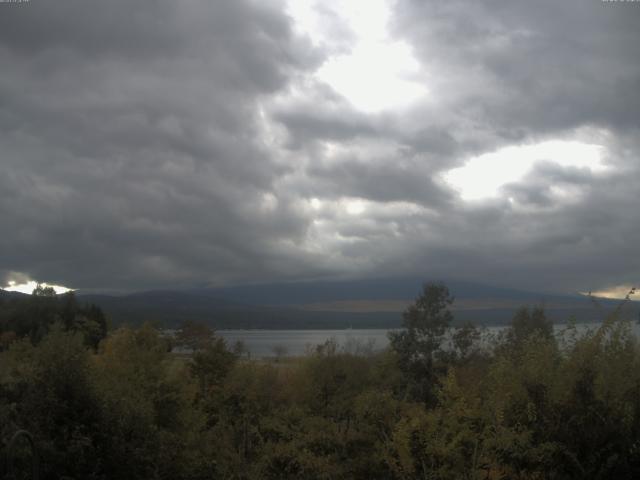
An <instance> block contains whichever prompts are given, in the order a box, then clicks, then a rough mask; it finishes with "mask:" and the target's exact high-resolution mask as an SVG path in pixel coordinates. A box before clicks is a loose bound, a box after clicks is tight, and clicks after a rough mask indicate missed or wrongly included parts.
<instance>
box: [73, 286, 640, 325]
mask: <svg viewBox="0 0 640 480" xmlns="http://www.w3.org/2000/svg"><path fill="white" fill-rule="evenodd" d="M423 283H424V281H422V280H420V279H417V278H415V277H413V278H408V277H404V278H378V279H365V280H349V281H316V282H298V283H277V284H267V285H248V286H234V287H222V288H193V289H182V290H152V291H143V292H135V293H131V294H127V295H118V296H115V295H100V294H86V295H85V294H83V293H82V292H78V296H79V298H80V299H82V300H85V301H88V302H92V303H95V304H97V305H99V306H100V307H102V308H103V310H104V311H105V312H106V313H107V314H108V315H109V316H110V317H111V318H112V319H113V321H114V323H132V324H133V323H140V322H143V321H154V322H157V323H160V324H162V325H166V326H175V325H177V324H179V323H180V322H181V321H183V320H197V321H203V322H207V323H209V324H211V325H212V326H213V327H214V328H218V329H222V328H224V329H228V328H265V329H272V328H273V329H289V328H290V329H305V328H314V329H316V328H349V327H352V328H395V327H398V326H400V324H401V312H402V311H403V310H404V308H406V306H407V305H409V304H410V303H412V302H413V300H414V299H415V298H416V297H417V296H418V294H419V293H420V290H421V286H422V284H423ZM444 283H445V284H446V285H447V286H448V287H449V289H450V291H451V293H452V294H453V296H454V297H455V298H456V302H454V305H453V308H452V310H453V313H454V317H455V320H456V321H457V322H462V321H467V320H470V321H473V322H476V323H479V324H504V323H507V322H508V321H509V320H510V319H511V318H512V316H513V313H514V311H515V310H516V309H517V308H518V307H519V306H522V305H542V306H544V307H545V310H546V311H547V314H548V316H549V317H550V318H551V319H552V320H554V321H555V322H564V321H567V320H568V319H569V317H571V316H574V317H575V318H576V319H577V320H578V321H584V322H589V321H597V320H601V319H602V317H603V316H604V313H603V312H602V311H600V310H599V309H598V308H596V307H595V306H594V305H593V303H592V301H591V300H590V299H589V298H587V297H586V296H584V295H580V294H575V295H557V294H547V293H539V292H527V291H521V290H516V289H510V288H502V287H495V286H490V285H483V284H477V283H472V282H464V281H456V280H445V282H444ZM598 303H599V304H600V305H601V307H602V308H603V309H604V310H611V309H613V308H614V307H615V306H616V305H618V303H619V301H616V300H609V299H599V300H598ZM626 310H627V313H628V314H629V315H630V316H631V317H632V318H637V317H638V310H639V309H638V304H637V303H636V302H632V303H631V304H630V305H629V306H628V307H627V309H626Z"/></svg>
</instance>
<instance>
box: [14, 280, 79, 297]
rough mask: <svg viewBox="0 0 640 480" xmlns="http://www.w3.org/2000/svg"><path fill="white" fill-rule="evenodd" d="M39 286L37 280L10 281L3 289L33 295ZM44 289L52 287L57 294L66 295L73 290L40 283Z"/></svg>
mask: <svg viewBox="0 0 640 480" xmlns="http://www.w3.org/2000/svg"><path fill="white" fill-rule="evenodd" d="M37 286H38V282H36V281H35V280H29V281H16V280H10V281H9V283H8V284H7V285H5V286H4V287H3V288H2V289H3V290H6V291H8V292H20V293H29V294H30V293H32V292H33V291H34V290H35V288H36V287H37ZM40 286H42V287H52V288H53V289H54V290H55V292H56V293H66V292H68V291H70V290H72V289H71V288H67V287H63V286H62V285H51V284H49V283H40Z"/></svg>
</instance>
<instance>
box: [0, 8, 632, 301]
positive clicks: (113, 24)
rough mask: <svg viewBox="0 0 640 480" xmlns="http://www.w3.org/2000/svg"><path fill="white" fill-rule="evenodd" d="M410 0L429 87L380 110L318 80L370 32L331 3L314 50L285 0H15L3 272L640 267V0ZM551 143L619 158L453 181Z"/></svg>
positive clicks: (61, 279)
mask: <svg viewBox="0 0 640 480" xmlns="http://www.w3.org/2000/svg"><path fill="white" fill-rule="evenodd" d="M393 6H394V9H393V15H392V21H391V23H390V31H391V32H392V35H393V36H394V37H395V38H397V39H399V40H403V41H405V42H407V43H408V44H409V45H410V46H411V47H412V49H413V52H414V54H415V56H416V59H417V60H418V62H419V63H420V65H421V69H420V73H419V74H418V75H417V78H418V80H419V81H422V82H424V83H425V85H426V86H427V87H428V89H429V92H430V96H429V99H428V100H424V101H417V102H415V103H414V104H412V105H411V106H410V107H408V108H406V109H404V110H403V111H402V112H400V111H386V112H380V113H376V114H371V113H368V114H367V113H363V112H359V111H357V110H356V109H355V108H354V107H353V106H352V105H351V104H350V103H349V102H348V100H347V99H345V98H343V97H341V96H340V94H338V93H337V92H336V91H334V90H333V89H332V88H331V87H330V86H329V85H326V84H324V83H322V82H321V81H319V80H318V79H317V78H316V77H314V75H313V73H314V71H316V70H317V69H318V68H319V67H320V65H322V63H323V62H324V61H325V59H326V58H327V57H328V56H329V55H335V54H337V53H338V54H339V53H341V52H346V51H349V48H350V45H351V44H352V43H353V41H354V38H353V35H352V32H350V31H349V30H348V28H346V27H345V26H344V25H343V24H342V23H341V22H340V20H339V15H338V14H339V13H340V12H339V11H335V10H332V9H331V8H330V5H329V6H327V5H324V4H323V6H322V8H321V10H320V13H321V16H322V18H324V19H325V20H324V21H325V28H326V29H327V31H330V32H333V33H332V35H333V37H332V38H333V43H331V44H322V45H317V44H313V43H312V42H311V40H310V38H309V37H308V36H306V35H302V34H300V33H298V32H297V31H296V29H295V28H294V25H293V20H292V18H291V17H290V16H288V15H287V14H286V9H285V5H284V4H283V3H280V2H277V1H272V2H261V1H257V0H236V1H233V2H229V1H222V0H221V1H206V0H184V1H180V2H177V1H168V0H158V1H155V2H152V5H151V4H150V3H149V2H130V1H128V2H124V1H120V0H113V1H109V2H102V1H97V0H59V1H56V2H46V1H43V0H40V1H38V0H31V2H29V3H26V4H4V5H3V4H0V65H2V73H1V74H0V219H1V220H2V234H1V235H0V283H3V282H2V281H1V280H2V279H3V278H4V279H5V281H6V280H9V279H15V280H19V279H20V278H19V277H22V278H26V277H29V278H33V279H38V280H42V281H47V282H51V283H57V284H64V285H68V286H72V287H76V288H117V289H118V288H124V289H127V288H153V287H166V286H186V285H204V284H219V283H235V282H248V281H252V282H253V281H275V280H290V279H301V278H315V277H320V276H324V277H326V276H329V277H331V276H335V277H339V276H345V275H346V276H358V275H382V274H384V275H386V274H416V273H421V274H424V275H425V276H442V277H458V278H466V279H470V280H479V281H486V282H489V283H494V284H508V285H511V286H520V287H524V288H540V289H547V290H549V289H551V290H558V291H572V290H579V289H596V288H600V287H604V286H607V285H612V284H621V283H634V282H637V281H638V279H637V272H638V271H639V270H640V260H637V258H638V256H637V255H636V254H635V253H634V248H635V245H637V244H638V240H640V214H638V205H637V200H638V197H639V195H638V193H637V192H638V184H639V183H640V158H638V153H639V152H640V143H639V141H638V138H639V137H638V133H640V132H639V129H640V124H639V123H640V114H639V113H638V112H640V100H639V99H640V95H639V94H638V92H639V91H640V64H639V63H638V62H637V54H636V53H635V52H636V50H637V45H638V44H640V29H638V28H637V25H638V21H639V20H640V4H632V3H629V4H622V3H608V2H604V3H603V2H600V1H599V0H597V1H593V0H592V1H586V2H585V1H583V0H581V1H578V0H575V1H574V0H570V1H569V0H568V1H563V2H551V1H548V2H547V1H544V2H524V1H514V2H497V1H491V0H486V1H478V2H467V1H465V2H462V1H455V0H454V1H449V2H435V1H419V0H399V1H397V2H395V3H394V4H393ZM334 21H335V23H333V22H334ZM549 139H554V140H558V139H560V140H562V139H568V140H579V141H584V142H594V143H597V144H600V145H603V146H604V147H605V151H606V158H605V159H604V161H605V162H606V163H607V165H609V168H608V169H607V170H605V171H603V172H592V171H590V170H588V169H584V168H582V169H581V168H577V167H567V166H561V165H558V164H557V163H553V162H551V161H544V160H548V159H541V160H543V161H541V162H540V163H538V164H536V166H535V167H534V168H533V169H532V170H531V171H530V172H529V173H528V174H527V175H525V176H524V177H523V178H522V179H521V180H519V181H517V182H514V183H512V184H509V185H506V186H504V187H503V189H502V191H501V194H500V195H498V196H497V197H496V198H494V199H490V200H486V201H480V202H467V201H464V200H462V198H461V197H460V196H459V194H458V193H457V192H456V191H455V190H453V189H452V188H451V187H449V186H448V185H447V184H446V183H445V182H444V181H443V180H442V174H443V173H444V172H446V171H447V170H449V169H451V168H455V167H458V166H461V165H463V164H464V162H465V161H467V160H468V159H469V158H471V157H473V156H477V155H480V154H483V153H487V152H492V151H496V150H498V149H499V148H501V147H503V146H508V145H517V144H521V143H535V142H540V141H544V140H549ZM567 192H568V193H567Z"/></svg>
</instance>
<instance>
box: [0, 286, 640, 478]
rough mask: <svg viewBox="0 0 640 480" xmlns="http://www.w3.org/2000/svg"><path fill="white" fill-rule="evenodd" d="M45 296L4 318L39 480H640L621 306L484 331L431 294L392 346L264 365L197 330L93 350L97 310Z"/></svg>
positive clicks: (441, 292)
mask: <svg viewBox="0 0 640 480" xmlns="http://www.w3.org/2000/svg"><path fill="white" fill-rule="evenodd" d="M43 293H44V295H42V294H43ZM46 293H47V292H40V294H38V295H34V298H32V299H30V301H31V302H33V310H32V311H31V312H30V314H29V316H28V317H26V318H29V319H31V320H30V321H31V323H28V325H29V327H28V328H24V329H21V330H16V327H17V325H16V324H11V325H9V324H8V323H6V320H5V319H6V318H7V316H6V313H3V316H2V317H0V318H2V319H3V320H2V323H0V326H1V327H2V329H3V333H2V335H3V336H2V339H3V341H2V344H1V345H0V426H1V428H2V430H1V438H2V442H3V445H4V446H5V448H6V443H7V442H8V440H9V438H10V437H11V436H12V434H13V433H14V432H15V431H17V430H18V429H27V430H28V431H29V432H31V434H32V435H33V437H34V438H35V440H36V444H37V447H38V451H39V454H40V457H41V470H42V474H43V476H42V478H46V479H57V478H67V479H115V478H123V479H124V478H127V479H150V478H156V479H210V478H225V479H226V478H228V479H287V478H290V479H416V478H433V479H464V478H466V479H498V478H503V479H515V478H520V479H547V478H555V479H574V478H575V479H585V478H589V479H591V478H616V479H627V478H628V479H632V478H638V475H640V449H639V448H638V445H639V444H640V350H639V344H638V340H637V338H635V337H634V336H633V334H632V333H631V328H630V324H629V323H628V322H627V321H626V320H625V319H624V318H623V315H621V312H622V311H623V310H622V309H621V308H617V309H614V310H612V311H610V312H609V316H608V318H607V319H606V320H605V321H604V322H603V323H602V324H601V325H600V326H599V327H598V328H597V329H594V330H593V331H591V332H589V333H586V334H578V333H577V331H576V329H575V328H574V327H573V326H572V325H571V324H569V325H568V326H567V327H566V330H565V331H564V332H563V333H562V336H561V337H556V336H554V334H553V330H552V325H551V322H550V321H549V320H548V319H547V317H546V316H545V312H544V310H543V309H542V308H539V307H534V308H527V307H523V308H522V309H520V310H518V312H517V313H516V314H515V315H514V317H513V319H512V322H511V325H510V327H509V328H508V329H507V330H506V331H505V332H504V333H503V334H501V335H498V336H494V337H491V338H488V337H483V336H482V334H481V332H480V331H479V330H478V329H476V327H475V326H473V325H470V324H467V325H464V326H461V327H457V328H455V329H454V330H453V331H450V329H451V328H452V327H451V321H452V314H451V311H450V307H451V305H452V298H451V296H450V293H449V291H448V289H447V288H446V287H445V286H443V285H438V284H431V285H426V286H425V287H424V289H423V291H422V294H421V295H420V296H419V297H418V298H417V299H416V301H415V303H414V304H413V305H411V306H410V307H409V308H408V309H407V310H406V311H405V312H404V314H403V317H402V322H403V327H404V328H403V329H402V330H400V331H398V332H396V333H395V334H393V335H392V336H391V338H390V341H391V346H390V348H389V349H388V350H387V351H384V352H381V353H374V352H372V351H371V350H369V349H367V348H366V346H364V345H358V344H357V343H355V344H350V345H348V346H346V347H339V346H338V345H337V344H336V343H334V342H331V341H329V342H327V343H325V344H323V345H319V346H317V347H316V348H315V349H314V350H313V351H312V352H310V354H309V355H307V356H305V357H303V358H278V359H277V360H275V361H268V362H267V361H263V360H249V359H247V358H246V356H244V355H243V352H242V350H241V348H236V349H232V348H231V347H230V346H228V345H226V344H225V343H224V341H223V340H222V339H221V338H219V337H217V336H216V335H215V334H214V332H212V331H211V330H210V329H209V328H208V327H207V326H205V325H202V324H197V323H193V322H188V323H185V324H184V325H183V326H182V328H181V330H180V332H179V334H178V336H177V338H176V339H175V340H174V341H173V342H172V341H170V340H168V339H167V338H165V337H163V336H162V335H161V334H160V333H159V332H158V331H157V330H155V329H154V328H153V327H152V326H151V325H149V324H147V325H144V326H142V327H140V328H136V329H131V328H119V329H117V330H113V331H111V332H109V334H108V335H107V336H103V337H104V338H102V339H101V340H100V341H99V342H98V343H96V338H97V337H96V336H95V332H96V330H95V328H94V325H93V323H96V324H97V325H100V324H101V323H100V320H99V318H100V317H99V315H98V316H92V314H91V312H92V311H93V310H91V307H79V306H74V307H73V308H72V309H71V311H74V312H75V313H74V315H73V316H65V314H64V312H65V311H66V310H64V309H62V310H60V308H61V307H62V306H63V305H67V304H68V303H69V302H71V300H70V299H71V298H72V297H66V298H65V297H62V298H55V297H53V299H52V297H50V296H48V295H46ZM65 302H67V303H65ZM11 305H12V300H11V299H9V300H4V301H3V304H2V309H3V312H6V309H7V308H10V307H11ZM71 305H74V304H73V303H71ZM74 308H75V310H73V309H74ZM96 319H98V320H96ZM87 325H91V328H88V327H87ZM9 326H11V328H14V330H12V332H13V333H12V334H9V333H8V330H7V328H9ZM447 334H452V335H453V348H452V349H451V348H444V345H443V339H444V337H445V335H447ZM172 343H173V344H172ZM176 345H181V346H184V347H189V348H190V349H192V350H193V354H192V355H179V354H176V353H172V347H174V346H176ZM25 455H27V456H28V454H26V453H25ZM22 460H23V461H24V460H25V458H23V459H22ZM26 460H27V461H28V458H27V459H26ZM27 463H28V462H27ZM5 467H6V466H5Z"/></svg>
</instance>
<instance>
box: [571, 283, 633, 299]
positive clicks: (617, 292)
mask: <svg viewBox="0 0 640 480" xmlns="http://www.w3.org/2000/svg"><path fill="white" fill-rule="evenodd" d="M583 294H585V295H586V294H587V292H583ZM591 294H592V295H593V296H594V297H599V298H614V299H616V298H617V299H623V298H626V296H627V295H629V298H630V299H631V300H640V295H638V293H637V292H636V289H634V288H633V285H629V284H627V285H615V286H613V287H608V288H603V289H601V290H597V291H594V292H591Z"/></svg>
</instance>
